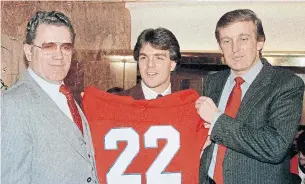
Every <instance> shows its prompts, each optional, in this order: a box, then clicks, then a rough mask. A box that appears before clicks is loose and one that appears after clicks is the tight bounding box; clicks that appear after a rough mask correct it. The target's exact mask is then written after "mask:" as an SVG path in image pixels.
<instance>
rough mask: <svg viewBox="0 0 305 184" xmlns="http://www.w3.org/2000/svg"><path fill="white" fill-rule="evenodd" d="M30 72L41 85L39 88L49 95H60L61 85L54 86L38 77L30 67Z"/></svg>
mask: <svg viewBox="0 0 305 184" xmlns="http://www.w3.org/2000/svg"><path fill="white" fill-rule="evenodd" d="M27 70H28V72H29V74H30V75H31V77H32V78H33V79H34V80H35V81H36V82H37V83H38V84H39V86H40V87H41V88H42V89H43V90H44V91H45V92H46V93H47V94H48V95H49V96H53V95H54V94H57V93H59V87H60V84H52V83H49V82H47V81H46V80H44V79H43V78H41V77H40V76H38V75H37V74H36V73H35V72H34V71H33V70H32V69H31V68H30V67H28V69H27Z"/></svg>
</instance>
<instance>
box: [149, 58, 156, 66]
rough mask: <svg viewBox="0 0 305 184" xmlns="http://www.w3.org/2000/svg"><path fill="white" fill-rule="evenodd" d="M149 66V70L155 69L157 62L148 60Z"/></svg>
mask: <svg viewBox="0 0 305 184" xmlns="http://www.w3.org/2000/svg"><path fill="white" fill-rule="evenodd" d="M147 66H148V67H149V68H152V67H155V66H156V63H155V60H154V59H153V58H149V59H148V63H147Z"/></svg>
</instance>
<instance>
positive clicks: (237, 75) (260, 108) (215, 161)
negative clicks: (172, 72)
mask: <svg viewBox="0 0 305 184" xmlns="http://www.w3.org/2000/svg"><path fill="white" fill-rule="evenodd" d="M215 36H216V39H217V42H218V44H219V46H220V48H221V50H222V52H223V54H224V60H225V63H226V64H227V65H228V66H229V67H230V70H225V71H221V72H218V73H216V74H211V75H209V76H208V77H207V79H206V83H205V85H204V96H203V97H200V98H199V99H198V100H197V101H196V105H195V106H196V108H197V110H198V113H199V115H200V116H201V117H202V119H204V120H205V126H206V127H210V131H209V133H210V140H211V142H212V143H211V144H210V145H209V146H208V147H207V148H206V149H205V150H204V152H203V155H202V157H201V167H200V184H203V183H204V184H207V183H215V182H216V183H217V184H222V183H225V184H289V183H293V181H292V177H291V175H290V172H289V159H290V158H289V155H288V154H287V153H288V150H289V147H290V146H291V144H292V141H293V138H294V135H295V133H296V131H297V127H298V124H299V122H300V118H301V111H302V99H303V94H304V83H303V81H302V80H301V79H300V78H299V77H297V76H296V75H294V74H293V73H291V72H288V71H284V70H281V69H278V68H275V67H273V66H271V65H270V64H269V63H268V62H267V61H265V60H263V59H262V58H260V52H261V50H262V49H263V46H264V42H265V34H264V30H263V26H262V22H261V20H260V19H259V18H258V17H257V16H256V14H255V13H254V12H253V11H251V10H247V9H241V10H234V11H231V12H228V13H226V14H224V15H223V16H222V17H221V18H220V20H219V21H218V23H217V26H216V31H215Z"/></svg>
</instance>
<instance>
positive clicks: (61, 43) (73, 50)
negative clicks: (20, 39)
mask: <svg viewBox="0 0 305 184" xmlns="http://www.w3.org/2000/svg"><path fill="white" fill-rule="evenodd" d="M45 43H55V44H56V51H57V48H58V46H59V50H60V52H61V53H62V54H63V55H66V56H68V55H72V54H73V53H74V52H75V49H74V46H73V44H72V43H69V42H43V43H42V44H41V46H38V45H35V44H34V43H33V44H31V45H33V46H35V47H37V48H39V49H40V50H41V53H42V54H44V55H54V54H55V52H56V51H53V52H50V53H45V52H44V51H43V48H42V45H43V44H45ZM59 44H60V45H59ZM63 44H71V45H72V52H71V53H65V52H63V51H62V48H61V45H63Z"/></svg>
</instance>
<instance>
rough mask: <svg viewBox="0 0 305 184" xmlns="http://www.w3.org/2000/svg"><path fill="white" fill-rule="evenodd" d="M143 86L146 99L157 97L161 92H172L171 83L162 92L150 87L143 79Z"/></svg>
mask: <svg viewBox="0 0 305 184" xmlns="http://www.w3.org/2000/svg"><path fill="white" fill-rule="evenodd" d="M141 87H142V91H143V93H144V97H145V99H146V100H152V99H156V98H157V96H158V95H159V94H160V95H162V96H165V95H169V94H171V93H172V89H171V84H169V86H168V87H167V88H166V89H165V90H164V91H163V92H162V93H157V92H155V91H154V90H152V89H150V88H149V87H147V86H146V85H145V83H144V82H143V81H141Z"/></svg>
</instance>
